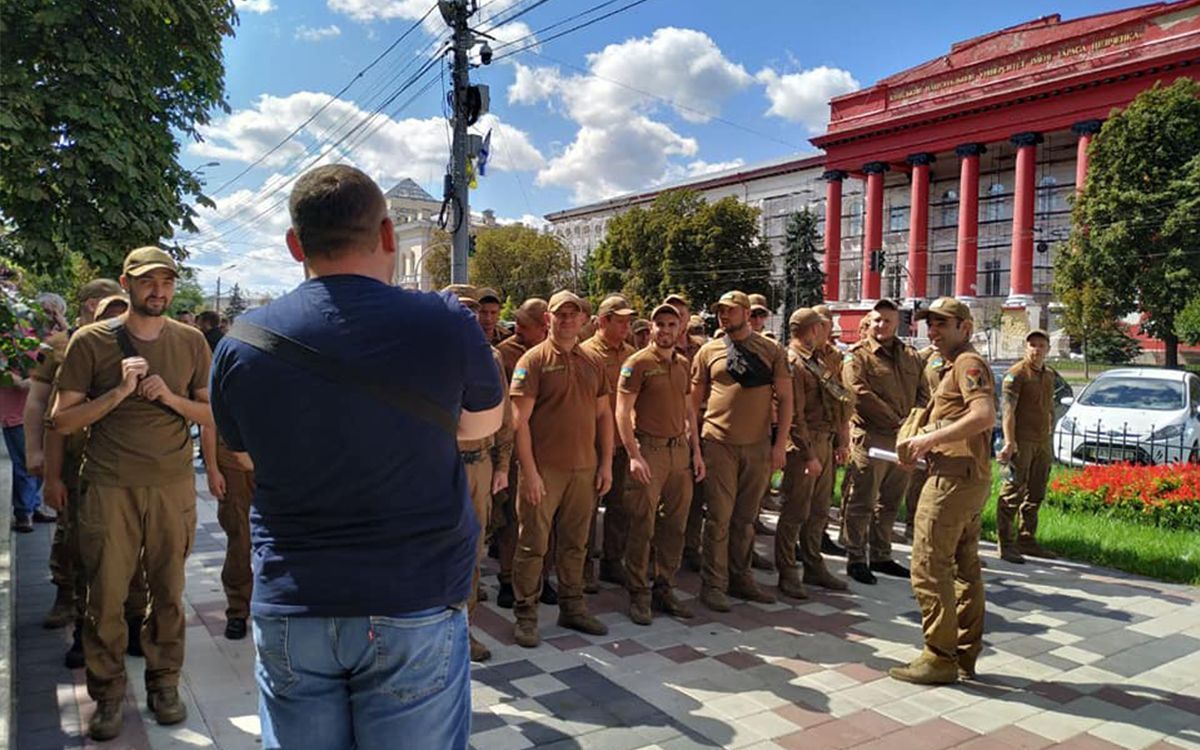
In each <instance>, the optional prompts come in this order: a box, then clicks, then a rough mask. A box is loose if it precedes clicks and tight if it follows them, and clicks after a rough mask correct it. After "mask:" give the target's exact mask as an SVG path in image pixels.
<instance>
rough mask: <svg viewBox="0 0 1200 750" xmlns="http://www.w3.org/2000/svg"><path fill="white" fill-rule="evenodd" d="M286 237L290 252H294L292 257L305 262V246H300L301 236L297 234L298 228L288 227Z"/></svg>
mask: <svg viewBox="0 0 1200 750" xmlns="http://www.w3.org/2000/svg"><path fill="white" fill-rule="evenodd" d="M285 239H286V241H287V247H288V252H289V253H291V254H292V257H293V258H294V259H295V260H296V261H298V262H300V263H303V262H304V260H305V258H304V248H303V247H301V246H300V238H299V237H298V236H297V235H296V230H295V229H292V228H291V227H288V230H287V235H286V236H285Z"/></svg>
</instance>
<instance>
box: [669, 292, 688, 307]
mask: <svg viewBox="0 0 1200 750" xmlns="http://www.w3.org/2000/svg"><path fill="white" fill-rule="evenodd" d="M663 302H665V303H667V304H668V305H670V304H678V305H683V306H684V307H689V308H690V307H691V306H692V303H690V302H688V301H687V297H684V296H683V295H682V294H668V295H667V298H666V299H664V300H663Z"/></svg>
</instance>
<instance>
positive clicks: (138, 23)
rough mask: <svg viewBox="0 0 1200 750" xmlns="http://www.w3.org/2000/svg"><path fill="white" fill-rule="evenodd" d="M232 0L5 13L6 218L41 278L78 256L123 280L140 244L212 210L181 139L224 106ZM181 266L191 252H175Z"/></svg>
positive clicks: (26, 7) (81, 1) (75, 2)
mask: <svg viewBox="0 0 1200 750" xmlns="http://www.w3.org/2000/svg"><path fill="white" fill-rule="evenodd" d="M236 22H237V16H236V13H235V11H234V3H233V0H122V2H110V3H98V2H94V1H92V0H56V2H53V3H47V2H44V0H7V1H6V2H5V3H4V11H3V13H2V14H0V49H3V50H4V64H3V65H2V66H0V143H2V144H3V147H2V148H0V212H2V213H3V215H4V217H5V219H6V220H8V221H10V222H11V223H12V225H13V229H14V235H15V238H16V239H17V240H18V245H17V246H18V247H19V249H20V251H21V255H19V256H18V260H20V261H21V262H22V263H24V264H25V265H27V266H30V267H32V268H33V269H35V270H42V269H49V268H53V267H54V266H56V265H58V264H61V263H62V262H63V259H64V257H65V256H66V254H67V252H68V250H70V249H75V250H78V251H79V252H81V253H82V254H83V255H84V257H85V258H86V259H87V261H88V262H89V263H90V264H92V265H93V266H94V267H95V268H97V269H98V270H99V271H101V272H103V273H107V274H110V275H114V274H116V273H117V271H118V270H119V268H120V262H121V259H122V257H123V256H124V254H125V253H126V252H127V251H128V250H129V249H130V248H132V247H137V246H139V245H150V244H156V243H158V242H160V241H162V239H163V238H170V237H172V236H173V232H174V227H175V226H179V227H181V228H182V229H184V230H188V231H194V230H195V225H194V224H193V221H192V219H193V217H194V216H195V209H194V208H193V206H192V205H191V203H192V202H193V201H194V202H196V203H199V204H200V205H205V206H210V207H211V206H212V205H213V204H212V202H211V201H210V200H209V199H208V198H206V197H204V195H203V194H202V184H201V181H200V177H199V176H198V175H197V174H196V173H195V172H189V171H187V170H185V169H184V168H183V167H182V166H180V164H179V161H178V157H179V149H180V144H179V142H178V141H176V139H175V136H176V134H179V135H181V136H185V137H188V138H191V139H194V140H199V139H200V134H199V132H198V130H197V128H198V127H199V126H201V125H204V124H205V123H207V122H208V121H209V113H210V111H211V110H213V109H214V108H219V109H221V110H223V111H229V107H228V105H227V103H226V101H225V81H224V77H225V64H224V59H223V55H222V51H221V43H222V41H224V39H225V38H226V37H228V36H231V35H232V34H233V26H234V24H235V23H236ZM171 249H172V250H173V252H174V253H175V254H176V255H177V256H178V257H181V258H182V257H184V256H185V255H186V251H185V250H184V249H183V248H181V247H179V246H178V245H176V246H174V247H173V248H171Z"/></svg>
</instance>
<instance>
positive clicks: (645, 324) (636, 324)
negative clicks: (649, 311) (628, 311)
mask: <svg viewBox="0 0 1200 750" xmlns="http://www.w3.org/2000/svg"><path fill="white" fill-rule="evenodd" d="M672 309H674V308H672ZM649 329H650V321H648V320H646V319H645V318H638V319H637V320H635V321H633V323H632V324H631V325H630V326H629V330H630V331H632V332H633V333H638V332H640V331H646V330H649Z"/></svg>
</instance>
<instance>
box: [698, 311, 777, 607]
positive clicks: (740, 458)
mask: <svg viewBox="0 0 1200 750" xmlns="http://www.w3.org/2000/svg"><path fill="white" fill-rule="evenodd" d="M742 344H743V345H744V346H746V347H747V348H748V349H749V350H750V351H751V352H753V353H754V354H755V355H757V356H758V357H759V358H761V359H762V360H763V361H764V362H766V363H767V364H768V365H769V366H770V367H771V370H772V373H773V375H774V377H775V378H776V379H779V378H789V377H790V375H789V373H788V366H787V358H786V357H785V356H784V353H783V349H781V348H780V347H779V345H778V344H776V343H775V342H774V341H771V340H770V339H767V338H766V337H764V336H760V335H759V334H757V333H751V334H750V336H749V337H748V338H746V339H745V340H743V342H742ZM725 361H726V344H725V342H724V341H723V340H714V341H710V342H708V343H707V344H705V345H704V346H702V347H700V350H699V351H698V352H697V353H696V358H695V360H693V362H692V387H693V388H698V389H700V390H701V391H703V392H705V393H707V394H708V408H707V410H706V411H705V414H704V426H703V428H702V430H701V436H702V437H703V452H704V463H705V466H706V467H707V469H708V474H707V477H706V478H705V481H704V495H705V501H706V503H707V511H706V514H705V523H704V565H703V569H702V570H701V579H702V581H703V583H704V585H705V586H706V587H711V588H715V589H719V590H721V591H726V590H727V589H728V588H729V587H730V585H731V584H733V585H735V586H739V587H741V586H752V585H753V577H752V575H751V571H750V556H751V553H752V552H753V549H754V519H755V518H757V517H758V510H759V505H760V503H761V502H762V498H763V495H765V494H766V492H767V487H768V486H769V485H770V481H771V441H770V434H771V404H772V399H773V394H774V388H772V387H771V386H769V385H768V386H761V387H758V388H743V387H742V386H741V385H739V384H738V383H737V381H735V380H734V379H733V377H732V376H731V375H730V374H729V372H728V371H727V370H726V368H725Z"/></svg>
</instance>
